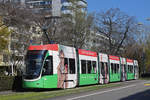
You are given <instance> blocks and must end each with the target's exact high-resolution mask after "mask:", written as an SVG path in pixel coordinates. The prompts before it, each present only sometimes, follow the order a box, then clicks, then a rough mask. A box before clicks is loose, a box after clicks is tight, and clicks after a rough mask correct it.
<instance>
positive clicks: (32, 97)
mask: <svg viewBox="0 0 150 100" xmlns="http://www.w3.org/2000/svg"><path fill="white" fill-rule="evenodd" d="M117 86H121V84H105V85H94V86H85V87H78V88H73V89H66V90H55V91H44V92H23V93H14V94H7V95H0V100H43V99H48V98H53V97H57V96H64V95H68V94H74V93H81V92H88V91H93V90H98V89H102V88H110V87H117Z"/></svg>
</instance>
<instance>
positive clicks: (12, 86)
mask: <svg viewBox="0 0 150 100" xmlns="http://www.w3.org/2000/svg"><path fill="white" fill-rule="evenodd" d="M21 89H22V79H21V77H18V76H16V77H12V76H3V77H0V91H6V90H15V91H19V90H21Z"/></svg>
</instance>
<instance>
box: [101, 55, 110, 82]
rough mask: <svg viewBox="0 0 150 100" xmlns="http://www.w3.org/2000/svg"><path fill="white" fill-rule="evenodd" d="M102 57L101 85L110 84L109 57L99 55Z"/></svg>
mask: <svg viewBox="0 0 150 100" xmlns="http://www.w3.org/2000/svg"><path fill="white" fill-rule="evenodd" d="M99 57H100V83H101V84H106V83H109V68H108V56H107V54H102V53H100V54H99Z"/></svg>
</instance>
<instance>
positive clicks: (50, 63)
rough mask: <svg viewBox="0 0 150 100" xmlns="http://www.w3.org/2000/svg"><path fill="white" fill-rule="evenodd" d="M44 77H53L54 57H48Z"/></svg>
mask: <svg viewBox="0 0 150 100" xmlns="http://www.w3.org/2000/svg"><path fill="white" fill-rule="evenodd" d="M43 75H53V57H52V56H48V57H47V58H46V60H45V63H44V67H43Z"/></svg>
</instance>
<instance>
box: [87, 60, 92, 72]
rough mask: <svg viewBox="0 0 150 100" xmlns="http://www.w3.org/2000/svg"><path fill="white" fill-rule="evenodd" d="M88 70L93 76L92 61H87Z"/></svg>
mask: <svg viewBox="0 0 150 100" xmlns="http://www.w3.org/2000/svg"><path fill="white" fill-rule="evenodd" d="M87 69H88V74H91V69H92V66H91V61H87Z"/></svg>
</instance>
